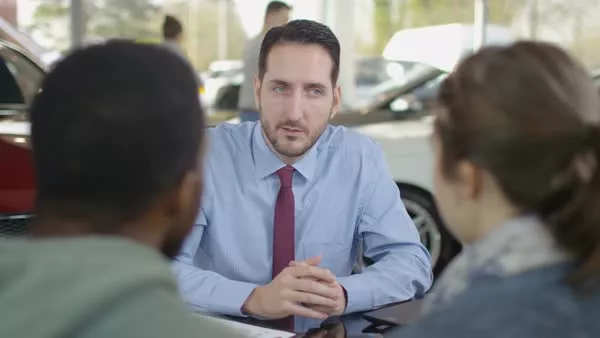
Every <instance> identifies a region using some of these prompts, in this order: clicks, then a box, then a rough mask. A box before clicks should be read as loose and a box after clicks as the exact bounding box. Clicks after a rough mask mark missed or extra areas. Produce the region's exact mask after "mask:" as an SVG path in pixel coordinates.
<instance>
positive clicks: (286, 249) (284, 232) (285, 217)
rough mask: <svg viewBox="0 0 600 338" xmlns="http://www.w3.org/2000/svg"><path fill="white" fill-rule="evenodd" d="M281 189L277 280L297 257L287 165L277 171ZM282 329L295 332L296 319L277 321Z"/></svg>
mask: <svg viewBox="0 0 600 338" xmlns="http://www.w3.org/2000/svg"><path fill="white" fill-rule="evenodd" d="M277 175H278V176H279V182H280V183H281V187H280V188H279V194H277V201H276V202H275V221H274V227H273V228H274V231H273V270H272V275H273V278H275V277H276V276H277V275H278V274H279V273H280V272H281V271H282V270H283V269H285V268H286V267H287V266H288V265H289V263H290V262H291V261H293V260H294V259H295V258H296V257H295V256H296V255H295V249H294V247H295V241H294V229H295V225H294V192H293V191H292V177H293V175H294V168H293V167H291V166H289V165H287V166H285V167H283V168H281V169H279V170H278V171H277ZM276 325H277V326H278V327H279V328H280V329H282V330H286V331H294V317H293V316H290V317H287V318H283V319H280V320H278V321H277V324H276Z"/></svg>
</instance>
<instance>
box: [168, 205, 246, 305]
mask: <svg viewBox="0 0 600 338" xmlns="http://www.w3.org/2000/svg"><path fill="white" fill-rule="evenodd" d="M207 223H208V222H207V221H206V217H205V216H204V213H203V212H201V213H200V215H199V217H198V220H197V221H196V225H195V226H194V227H193V229H192V232H191V233H190V235H189V236H188V238H187V239H186V241H185V243H184V245H183V247H182V250H181V252H180V254H179V255H178V256H177V257H176V258H175V260H174V262H173V271H174V273H175V276H176V277H177V281H178V284H179V291H180V293H181V296H182V297H183V299H184V300H185V301H186V302H187V303H188V305H189V306H190V307H191V308H192V309H194V310H197V311H203V312H213V313H220V314H225V315H233V316H243V314H242V312H241V308H242V305H244V302H245V301H246V299H247V298H248V296H249V295H250V293H251V292H252V291H253V290H254V289H255V288H256V287H257V286H258V285H256V284H253V283H246V282H240V281H234V280H231V279H228V278H225V277H224V276H221V275H219V274H218V273H215V272H213V271H206V270H202V269H200V268H198V267H196V266H194V257H195V255H196V251H197V250H198V248H199V247H200V241H201V240H202V235H203V233H204V229H205V228H206V227H207Z"/></svg>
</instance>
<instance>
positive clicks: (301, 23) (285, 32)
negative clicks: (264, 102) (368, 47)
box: [258, 20, 340, 85]
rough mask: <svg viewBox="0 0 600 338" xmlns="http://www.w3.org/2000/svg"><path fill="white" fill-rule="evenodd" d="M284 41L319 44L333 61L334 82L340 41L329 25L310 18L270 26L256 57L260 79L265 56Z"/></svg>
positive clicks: (265, 65)
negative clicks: (257, 57)
mask: <svg viewBox="0 0 600 338" xmlns="http://www.w3.org/2000/svg"><path fill="white" fill-rule="evenodd" d="M286 43H296V44H304V45H319V46H321V47H323V48H324V49H325V50H326V51H327V53H328V54H329V56H330V57H331V61H333V67H332V69H331V83H332V84H334V85H335V84H336V83H337V79H338V75H339V72H340V42H339V41H338V39H337V37H336V36H335V34H333V32H332V31H331V29H329V27H327V26H325V25H324V24H321V23H318V22H316V21H311V20H292V21H290V22H288V23H287V24H285V25H283V26H279V27H274V28H271V29H270V30H269V31H268V32H267V34H266V35H265V37H264V38H263V41H262V44H261V47H260V56H259V59H258V75H259V78H260V79H261V80H262V79H263V77H264V75H265V73H266V72H267V58H268V57H269V53H270V52H271V49H273V47H274V46H277V45H282V44H286Z"/></svg>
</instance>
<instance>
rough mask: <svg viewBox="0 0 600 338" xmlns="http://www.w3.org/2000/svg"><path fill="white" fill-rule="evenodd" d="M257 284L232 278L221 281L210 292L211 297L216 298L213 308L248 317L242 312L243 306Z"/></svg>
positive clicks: (226, 313) (218, 311)
mask: <svg viewBox="0 0 600 338" xmlns="http://www.w3.org/2000/svg"><path fill="white" fill-rule="evenodd" d="M257 286H258V285H256V284H252V283H244V282H238V281H232V280H228V281H223V282H221V283H220V285H218V286H217V287H216V288H215V289H214V291H213V292H212V293H211V294H210V297H211V298H213V299H214V300H215V301H214V302H211V303H212V304H213V306H212V309H211V310H213V311H215V312H217V313H221V314H225V315H230V316H238V317H247V315H245V314H243V313H242V306H243V305H244V302H246V299H248V296H250V293H252V291H253V290H254V289H255V288H256V287H257Z"/></svg>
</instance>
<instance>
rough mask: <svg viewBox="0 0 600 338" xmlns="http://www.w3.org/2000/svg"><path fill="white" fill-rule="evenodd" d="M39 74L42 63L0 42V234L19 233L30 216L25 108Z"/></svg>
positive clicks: (32, 189)
mask: <svg viewBox="0 0 600 338" xmlns="http://www.w3.org/2000/svg"><path fill="white" fill-rule="evenodd" d="M43 77H44V70H43V68H42V67H40V66H39V65H37V64H36V63H34V62H33V61H31V59H29V58H28V57H27V56H26V55H25V54H23V53H21V52H19V51H17V50H16V49H13V48H12V47H10V46H8V45H5V44H3V43H0V236H12V235H17V234H21V233H23V232H24V230H25V224H26V223H27V221H28V219H29V218H30V217H31V212H32V208H33V200H34V196H35V175H34V171H33V163H32V159H31V154H30V150H29V145H28V144H29V122H28V121H27V109H28V107H29V105H30V104H31V102H32V100H33V98H34V96H35V94H36V93H37V91H38V88H39V85H40V83H41V81H42V79H43Z"/></svg>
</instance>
